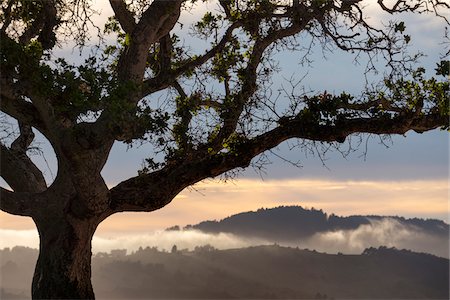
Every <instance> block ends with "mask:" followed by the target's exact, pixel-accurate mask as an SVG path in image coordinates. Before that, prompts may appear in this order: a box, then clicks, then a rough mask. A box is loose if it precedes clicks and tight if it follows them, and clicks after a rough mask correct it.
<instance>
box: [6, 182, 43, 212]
mask: <svg viewBox="0 0 450 300" xmlns="http://www.w3.org/2000/svg"><path fill="white" fill-rule="evenodd" d="M37 202H38V201H37V200H35V194H32V193H18V192H11V191H8V190H7V189H5V188H2V187H0V209H1V210H2V211H4V212H7V213H10V214H13V215H17V216H28V217H31V216H32V215H33V212H34V209H35V207H36V204H37Z"/></svg>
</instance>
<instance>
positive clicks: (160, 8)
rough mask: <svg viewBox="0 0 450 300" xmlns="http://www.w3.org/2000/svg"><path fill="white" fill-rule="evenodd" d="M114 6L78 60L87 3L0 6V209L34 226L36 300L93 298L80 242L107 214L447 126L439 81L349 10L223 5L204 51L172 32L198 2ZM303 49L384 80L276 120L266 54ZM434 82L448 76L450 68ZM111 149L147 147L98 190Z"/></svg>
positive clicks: (436, 4)
mask: <svg viewBox="0 0 450 300" xmlns="http://www.w3.org/2000/svg"><path fill="white" fill-rule="evenodd" d="M109 2H110V5H111V7H112V9H113V11H114V16H113V17H112V18H110V20H109V21H108V23H107V24H106V26H105V33H107V34H113V35H114V36H115V37H116V40H117V43H115V44H109V45H106V44H105V45H102V49H103V50H104V52H103V54H101V55H94V56H91V57H89V58H88V59H87V60H86V62H85V63H83V64H81V65H72V64H70V63H68V62H67V61H66V60H64V59H56V60H55V59H54V54H55V50H56V49H57V48H58V46H59V45H63V44H64V42H65V41H68V40H73V41H75V43H76V45H77V46H78V47H83V46H86V45H88V44H89V41H90V40H91V37H90V35H89V32H90V31H89V30H88V29H89V26H90V24H91V25H97V24H92V18H91V16H92V13H93V8H92V3H91V2H90V1H88V0H77V1H73V0H46V1H44V0H36V1H28V0H8V1H3V2H2V4H1V15H0V22H1V29H0V35H1V36H0V38H1V48H0V56H1V69H2V70H1V71H2V72H1V92H0V93H1V106H0V108H1V111H2V113H4V114H7V115H8V116H9V117H10V118H13V119H15V120H17V123H18V129H19V130H18V131H19V132H18V133H17V135H15V139H14V140H13V141H12V142H11V141H10V142H8V138H11V137H12V136H14V135H9V134H8V135H7V138H6V137H5V139H3V138H2V140H1V154H2V155H1V176H2V178H3V179H4V180H5V181H6V182H7V183H8V184H9V186H10V187H11V188H12V190H13V191H11V190H7V189H5V188H2V189H1V202H0V204H1V205H0V208H1V209H2V210H3V211H5V212H8V213H11V214H15V215H22V216H29V217H32V218H33V220H34V222H35V223H36V226H37V228H38V231H39V234H40V254H39V259H38V262H37V265H36V271H35V274H34V279H33V286H32V296H33V298H35V299H37V298H39V299H42V298H45V299H51V298H58V299H61V298H71V299H79V298H83V299H93V298H94V292H93V289H92V284H91V281H90V277H91V239H92V236H93V234H94V232H95V230H96V228H97V226H98V224H99V223H101V222H102V221H103V220H105V219H106V218H107V217H109V216H111V215H113V214H115V213H118V212H124V211H147V212H149V211H153V210H157V209H160V208H162V207H164V206H165V205H167V204H168V203H170V201H172V199H173V198H174V197H175V196H176V195H177V194H178V193H179V192H181V191H182V190H183V189H185V188H186V187H189V186H190V185H192V184H194V183H196V182H199V181H201V180H203V179H205V178H209V177H215V176H218V175H221V174H223V173H226V172H228V171H232V170H234V169H236V168H245V167H248V166H249V165H250V164H251V161H252V159H253V158H254V157H256V156H258V155H259V154H261V153H264V152H265V151H267V150H269V149H271V148H273V147H276V146H277V145H279V144H280V143H282V142H283V141H286V140H289V139H301V140H303V141H305V142H306V141H310V142H325V143H342V142H344V141H345V139H346V137H347V136H349V135H352V134H357V133H371V134H404V133H405V132H407V131H408V130H414V131H416V132H423V131H427V130H431V129H435V128H438V127H444V128H447V127H448V101H447V98H446V95H447V93H448V82H439V81H438V80H436V79H434V78H432V79H425V77H424V70H423V69H419V70H418V71H416V72H413V73H411V72H410V70H409V69H408V68H407V67H408V65H409V63H410V62H412V61H414V60H415V57H414V56H413V57H410V56H407V54H406V52H405V51H404V50H405V49H406V46H407V44H408V43H409V41H410V39H411V37H410V36H409V35H406V34H405V23H404V22H399V23H395V22H393V23H389V24H388V25H387V27H386V28H377V27H374V26H373V25H371V24H369V23H367V22H366V17H367V11H366V9H365V8H364V7H363V5H362V4H361V1H360V0H357V1H344V0H304V1H303V0H293V1H288V0H285V1H284V0H279V1H275V0H258V1H256V0H218V5H219V6H220V10H218V11H214V12H207V13H206V14H205V15H204V16H203V17H202V18H201V19H200V20H199V21H198V22H197V23H195V24H194V25H193V27H192V34H193V35H194V36H196V37H198V38H200V39H203V40H205V41H206V42H207V43H210V47H209V48H208V49H207V50H206V51H205V52H203V53H200V54H198V53H197V54H194V53H192V52H191V51H190V49H189V47H185V46H183V43H182V42H181V40H180V38H179V37H178V36H177V35H176V32H175V29H174V28H175V26H176V25H177V23H178V22H179V17H180V13H181V12H182V11H184V10H186V9H189V7H190V6H191V4H192V3H191V2H195V1H188V0H153V1H125V0H110V1H109ZM377 3H378V6H379V7H380V8H381V9H382V10H384V11H385V12H388V13H390V14H399V13H404V12H406V13H408V12H409V13H411V12H412V13H418V14H422V13H432V14H436V15H437V16H438V17H439V16H440V17H442V16H443V15H445V14H446V13H447V12H448V9H449V5H448V4H447V3H446V2H445V1H434V0H433V1H432V0H412V1H400V0H399V1H396V2H395V3H394V4H393V5H392V6H388V5H387V4H386V3H385V1H383V0H378V1H377ZM442 18H443V19H444V20H445V21H447V20H446V19H445V17H442ZM97 28H98V27H97ZM101 32H102V31H101V30H99V34H101ZM306 36H308V38H305V37H306ZM304 38H305V39H304ZM303 40H305V41H310V43H313V44H314V43H320V44H321V45H322V46H323V48H324V49H325V50H327V49H330V47H333V48H332V49H340V50H342V51H346V52H349V53H354V54H355V56H358V55H361V54H363V53H366V54H368V57H369V61H373V60H372V59H374V58H375V57H382V58H384V59H385V60H386V63H387V65H388V66H389V68H390V69H391V70H393V71H395V72H392V74H391V76H390V77H388V78H387V79H386V81H385V86H384V87H382V88H379V89H377V90H374V91H370V92H367V93H366V94H365V95H364V96H362V97H354V96H351V95H349V94H346V93H343V94H341V95H332V94H329V93H328V92H320V93H318V94H304V93H303V94H302V93H293V94H288V95H287V97H286V98H287V99H286V100H288V102H289V103H290V105H289V108H288V110H286V111H284V112H281V111H280V110H279V109H278V108H277V106H276V105H275V104H274V101H275V99H274V98H273V97H271V96H270V92H271V89H270V78H271V75H272V74H273V72H275V71H276V69H274V68H273V66H274V65H273V59H274V56H273V54H274V53H277V52H279V51H303V53H305V55H306V56H305V59H307V55H308V52H309V50H308V49H311V47H309V46H308V45H305V44H304V43H303ZM104 41H107V40H104ZM105 43H106V42H105ZM336 51H338V50H336ZM368 67H369V68H372V67H374V66H373V65H371V64H369V66H368ZM438 73H439V74H440V75H448V65H447V64H446V63H445V62H443V63H440V64H439V66H438ZM324 84H325V83H324ZM211 85H213V86H214V90H211V89H209V88H208V86H211ZM325 88H326V87H325ZM163 91H168V93H167V99H166V101H165V102H164V105H161V106H158V105H157V103H156V102H157V101H155V100H154V99H155V98H156V97H154V96H155V95H160V93H162V92H163ZM1 120H2V122H3V123H5V122H8V120H9V118H3V117H2V119H1ZM34 130H37V131H39V132H40V133H41V134H43V135H44V136H45V138H47V139H48V141H49V142H50V144H51V145H52V147H53V149H54V152H55V154H56V157H57V160H58V173H57V176H56V178H55V180H54V182H53V183H52V184H51V186H47V184H46V181H45V178H44V176H43V174H42V172H41V171H40V170H39V169H38V168H37V167H36V165H35V164H34V163H33V161H32V160H31V159H30V158H29V156H28V154H29V151H30V146H31V145H32V141H33V140H34ZM3 133H5V134H6V133H7V131H3ZM117 141H119V142H126V143H133V142H149V143H151V144H152V145H153V146H154V149H155V155H152V156H151V157H149V158H147V159H146V164H145V166H144V167H143V169H142V170H140V172H139V174H138V176H136V177H132V178H129V179H127V180H125V181H123V182H121V183H119V184H118V185H116V186H114V187H112V188H109V187H108V186H107V185H106V183H105V181H104V179H103V178H102V175H101V173H100V172H101V170H102V168H103V166H104V165H105V163H106V161H107V159H108V156H109V153H110V151H111V148H112V146H113V144H114V143H115V142H117ZM157 157H163V159H160V160H158V159H156V158H157Z"/></svg>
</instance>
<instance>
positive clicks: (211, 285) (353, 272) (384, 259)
mask: <svg viewBox="0 0 450 300" xmlns="http://www.w3.org/2000/svg"><path fill="white" fill-rule="evenodd" d="M36 257H37V250H32V249H25V248H21V247H16V248H13V249H5V250H0V258H1V269H2V272H3V274H4V275H5V276H4V278H3V280H2V281H1V288H2V290H0V299H24V298H27V297H26V296H25V295H28V294H29V289H30V286H31V278H32V274H33V267H34V264H32V263H30V261H31V260H35V259H36ZM448 268H449V260H448V259H445V258H440V257H436V256H433V255H429V254H423V253H415V252H411V251H407V250H396V249H393V248H386V247H380V248H368V249H366V250H365V251H364V252H363V253H362V254H360V255H345V254H325V253H319V252H316V251H309V250H302V249H298V248H288V247H281V246H277V245H269V246H257V247H249V248H242V249H229V250H217V249H214V248H213V247H211V246H201V247H197V248H196V249H195V250H194V251H187V250H177V249H173V250H172V252H165V251H159V250H158V249H157V248H150V247H146V248H140V249H139V250H138V251H136V252H133V253H131V254H128V255H127V253H126V250H115V251H112V252H111V253H108V254H107V253H98V254H96V255H95V256H94V257H93V268H92V276H93V278H92V279H93V284H94V290H95V293H96V296H97V299H105V300H106V299H448V297H449V272H448Z"/></svg>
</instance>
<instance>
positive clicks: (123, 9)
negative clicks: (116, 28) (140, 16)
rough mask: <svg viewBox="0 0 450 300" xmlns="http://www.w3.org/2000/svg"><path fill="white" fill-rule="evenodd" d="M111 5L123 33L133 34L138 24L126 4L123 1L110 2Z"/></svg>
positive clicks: (111, 0) (114, 0)
mask: <svg viewBox="0 0 450 300" xmlns="http://www.w3.org/2000/svg"><path fill="white" fill-rule="evenodd" d="M109 3H110V4H111V7H112V9H113V11H114V13H115V17H116V19H117V20H118V21H119V24H120V26H121V27H122V29H123V31H125V32H126V33H128V34H130V33H132V32H133V30H134V28H135V27H136V23H135V21H134V17H133V14H132V13H131V12H130V11H129V10H128V8H127V5H126V4H125V2H124V1H123V0H109Z"/></svg>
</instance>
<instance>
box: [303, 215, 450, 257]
mask: <svg viewBox="0 0 450 300" xmlns="http://www.w3.org/2000/svg"><path fill="white" fill-rule="evenodd" d="M370 222H371V223H370V224H368V225H361V226H359V227H358V228H357V229H355V230H338V231H328V232H324V233H318V234H315V235H314V236H313V237H311V238H310V239H308V240H306V241H305V242H299V243H298V246H302V247H306V248H310V249H315V250H317V251H320V252H327V253H338V252H342V253H347V254H360V253H361V252H362V251H363V250H364V249H366V248H369V247H376V248H377V247H380V246H387V247H395V248H398V249H408V250H413V251H415V252H425V253H430V254H434V255H437V256H441V257H447V258H448V257H449V244H448V242H449V240H448V238H443V237H442V236H436V235H429V234H427V233H425V232H423V231H421V230H420V229H418V228H414V227H412V226H406V225H403V224H401V223H400V222H399V221H397V220H395V219H392V218H386V219H383V220H373V219H371V220H370Z"/></svg>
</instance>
